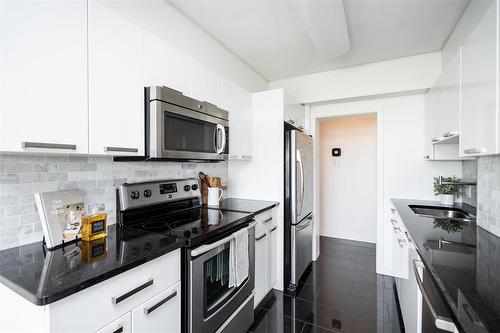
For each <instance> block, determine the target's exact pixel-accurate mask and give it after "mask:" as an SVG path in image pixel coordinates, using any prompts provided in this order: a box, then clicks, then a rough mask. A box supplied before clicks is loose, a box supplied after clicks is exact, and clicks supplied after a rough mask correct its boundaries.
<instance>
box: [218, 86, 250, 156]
mask: <svg viewBox="0 0 500 333" xmlns="http://www.w3.org/2000/svg"><path fill="white" fill-rule="evenodd" d="M252 100H253V98H252V93H250V92H248V91H246V90H245V89H243V88H241V87H240V86H238V85H237V84H235V83H233V82H231V81H229V80H228V79H225V78H223V80H222V108H223V109H225V110H227V111H228V112H229V124H230V126H231V131H230V134H229V135H230V137H229V158H230V159H232V160H249V159H251V158H252V147H253V144H252V142H253V133H252V131H253V108H252V103H253V102H252Z"/></svg>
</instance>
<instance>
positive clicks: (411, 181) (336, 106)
mask: <svg viewBox="0 0 500 333" xmlns="http://www.w3.org/2000/svg"><path fill="white" fill-rule="evenodd" d="M310 112H311V122H312V123H313V124H316V126H313V128H312V132H313V137H314V138H317V137H318V136H317V132H318V126H317V122H318V120H321V119H324V118H331V117H336V116H348V115H357V114H369V113H376V114H377V245H378V246H377V272H378V273H386V274H388V273H390V271H391V267H390V266H388V264H390V262H391V260H384V258H390V257H391V255H392V252H391V247H390V246H391V242H390V241H388V240H386V239H384V234H387V231H388V232H389V233H390V232H391V230H385V229H384V228H385V227H386V226H387V227H390V226H389V225H388V224H387V223H384V221H385V220H386V219H385V216H386V214H389V204H390V199H391V198H411V199H431V200H434V199H436V198H435V196H434V194H433V192H432V177H433V176H437V175H451V174H455V175H457V176H459V177H460V176H461V174H462V168H461V162H459V161H446V162H443V161H440V162H437V161H426V160H424V159H423V157H422V156H424V142H425V141H424V131H423V126H424V95H423V94H419V95H411V96H401V97H392V98H381V99H373V100H364V101H356V102H346V103H330V104H322V105H314V106H311V111H310ZM318 149H319V147H318V145H317V140H315V171H316V170H318V169H317V167H318V163H319V159H318ZM318 178H319V177H318V176H317V175H316V176H315V190H316V193H315V207H314V212H313V214H315V215H316V216H317V214H318V213H319V215H320V216H319V218H320V219H321V211H320V209H319V207H318V202H319V200H318V199H319V191H318V189H319V185H318V183H317V182H318V181H319V179H318Z"/></svg>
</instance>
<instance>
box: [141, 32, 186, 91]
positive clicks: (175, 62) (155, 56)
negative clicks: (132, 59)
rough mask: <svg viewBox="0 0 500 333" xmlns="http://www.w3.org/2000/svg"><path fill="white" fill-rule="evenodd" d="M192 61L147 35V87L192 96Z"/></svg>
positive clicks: (149, 34) (152, 36) (159, 40)
mask: <svg viewBox="0 0 500 333" xmlns="http://www.w3.org/2000/svg"><path fill="white" fill-rule="evenodd" d="M190 61H191V60H190V59H189V57H188V56H187V55H185V54H183V53H182V52H180V51H178V50H176V49H174V48H173V47H171V46H170V45H168V44H167V43H165V42H163V41H162V40H161V39H160V38H158V37H156V36H155V35H153V34H151V33H146V34H145V78H144V79H145V86H166V87H169V88H172V89H175V90H178V91H180V92H182V93H183V94H185V95H190V94H191V90H190V80H191V76H190V71H191V70H190V66H191V65H190Z"/></svg>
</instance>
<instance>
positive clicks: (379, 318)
mask: <svg viewBox="0 0 500 333" xmlns="http://www.w3.org/2000/svg"><path fill="white" fill-rule="evenodd" d="M306 276H307V277H305V279H304V282H302V283H301V284H300V285H299V288H298V292H297V294H296V295H295V297H293V296H291V295H287V294H284V293H282V292H280V291H278V290H274V289H273V290H272V291H271V292H270V293H269V294H268V295H267V296H266V297H265V298H264V300H263V301H262V302H261V303H260V304H259V306H258V307H257V309H256V310H255V322H254V324H253V325H252V327H251V328H250V330H249V332H254V333H261V332H270V333H271V332H283V333H288V332H296V333H309V332H318V333H320V332H350V333H370V332H379V333H382V332H383V333H389V332H391V333H400V332H401V333H403V332H404V328H403V327H402V324H400V319H399V316H398V306H397V305H396V296H395V287H394V279H393V278H392V277H388V276H384V275H379V274H377V273H376V272H375V245H374V244H370V243H364V242H355V241H350V240H345V239H338V238H328V237H321V255H320V257H319V259H318V260H317V261H316V262H313V264H312V269H311V271H310V272H309V274H307V273H306Z"/></svg>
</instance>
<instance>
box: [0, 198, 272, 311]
mask: <svg viewBox="0 0 500 333" xmlns="http://www.w3.org/2000/svg"><path fill="white" fill-rule="evenodd" d="M277 205H278V203H277V202H271V201H260V200H246V199H225V200H223V201H222V203H221V205H220V207H219V208H218V209H220V210H225V211H233V212H242V213H247V214H250V215H256V214H259V213H261V212H263V211H266V210H268V209H271V208H273V207H275V206H277ZM183 246H185V241H184V240H179V239H176V238H175V237H172V236H166V235H163V234H161V233H153V232H147V231H140V230H137V229H129V228H122V227H120V226H119V225H111V226H109V228H108V235H107V237H106V238H105V239H101V240H96V241H93V242H78V243H76V244H68V245H66V246H65V247H64V248H61V249H57V250H55V251H47V250H46V249H44V247H43V245H42V243H41V242H38V243H33V244H28V245H24V246H19V247H15V248H12V249H7V250H3V251H0V283H2V284H3V285H5V286H6V287H8V288H10V289H11V290H13V291H14V292H16V293H17V294H19V295H21V296H23V297H24V298H26V299H27V300H29V301H30V302H32V303H34V304H36V305H46V304H50V303H53V302H55V301H58V300H60V299H62V298H64V297H67V296H70V295H72V294H75V293H77V292H78V291H80V290H83V289H86V288H88V287H91V286H93V285H95V284H98V283H99V282H102V281H104V280H107V279H109V278H111V277H113V276H116V275H118V274H120V273H123V272H125V271H127V270H130V269H132V268H134V267H137V266H139V265H141V264H144V263H146V262H148V261H151V260H153V259H156V258H158V257H160V256H162V255H164V254H167V253H169V252H171V251H173V250H176V249H178V248H181V247H183Z"/></svg>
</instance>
